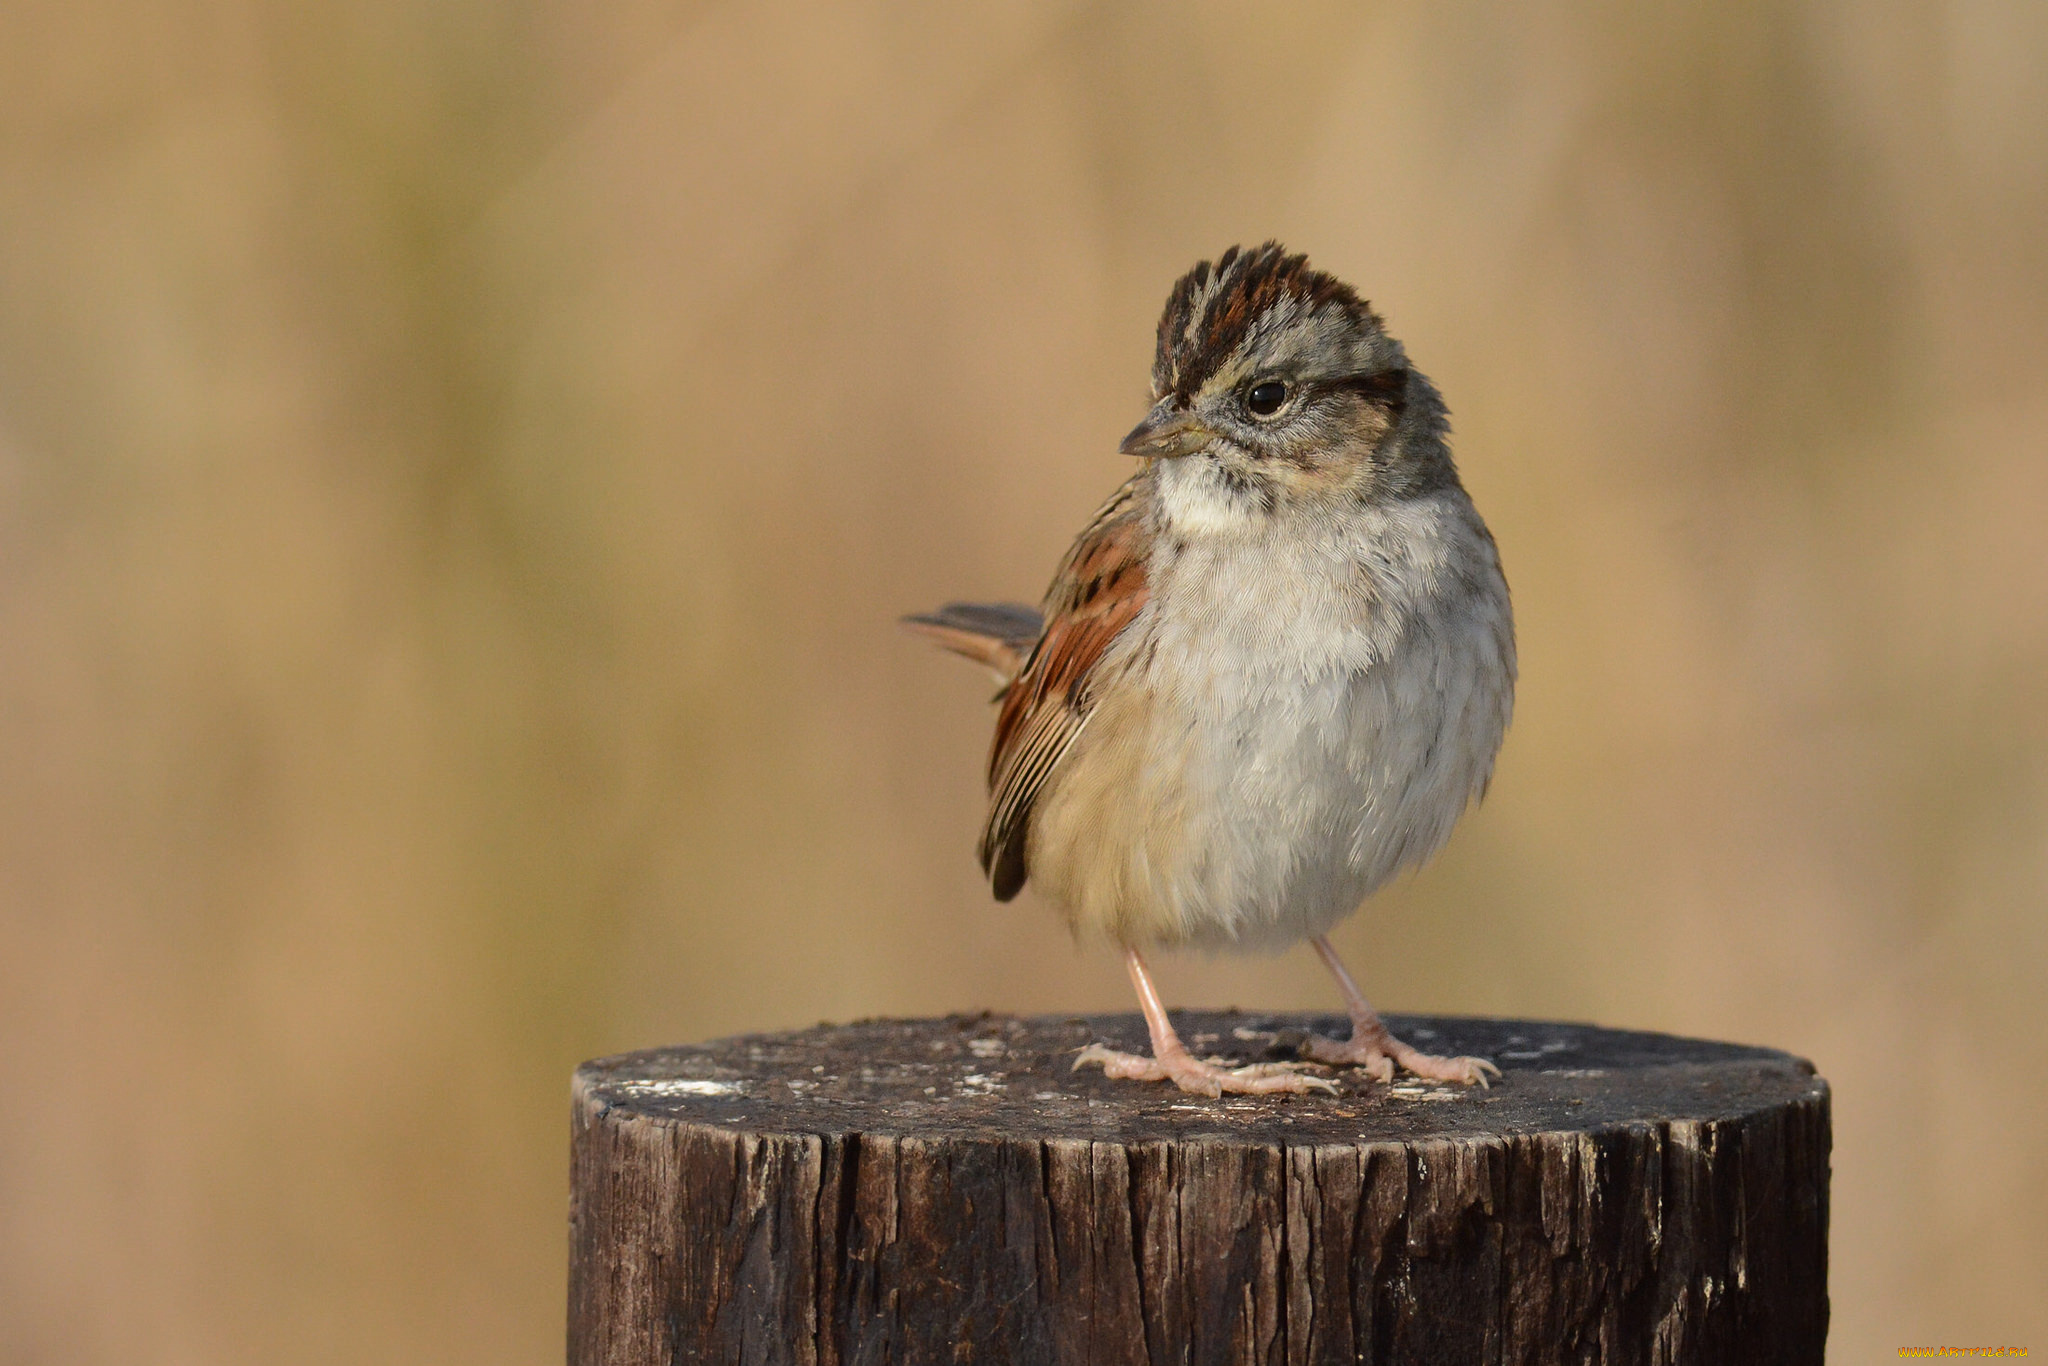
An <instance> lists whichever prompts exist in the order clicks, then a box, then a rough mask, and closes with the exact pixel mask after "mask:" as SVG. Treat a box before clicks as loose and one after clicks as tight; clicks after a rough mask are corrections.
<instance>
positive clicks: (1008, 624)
mask: <svg viewBox="0 0 2048 1366" xmlns="http://www.w3.org/2000/svg"><path fill="white" fill-rule="evenodd" d="M903 624H904V625H905V626H906V627H908V628H909V629H911V630H912V631H915V632H917V634H919V635H921V636H924V637H925V638H926V639H928V640H931V641H933V642H935V643H936V644H938V645H939V646H940V647H941V648H943V649H947V650H951V651H952V652H953V653H954V654H956V655H964V656H966V657H967V658H968V659H971V660H973V661H974V662H975V663H977V664H980V665H982V666H984V667H985V668H987V669H988V670H989V671H990V672H991V673H993V674H995V676H996V678H997V679H998V680H999V681H1001V682H1003V683H1008V682H1009V681H1010V680H1011V679H1013V678H1015V677H1016V676H1017V670H1018V669H1020V668H1022V667H1023V665H1024V658H1025V656H1026V655H1028V654H1030V653H1031V647H1032V646H1033V645H1034V644H1036V643H1037V641H1038V634H1039V632H1040V631H1042V630H1043V629H1044V628H1045V623H1044V619H1043V618H1041V617H1040V616H1039V614H1038V609H1037V608H1035V607H1026V606H1024V605H1023V604H1022V603H1017V602H949V603H947V604H946V605H945V606H944V607H941V608H940V609H939V610H938V611H936V612H920V613H918V614H917V615H915V616H908V617H905V618H903Z"/></svg>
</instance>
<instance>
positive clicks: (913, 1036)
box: [576, 1011, 1827, 1146]
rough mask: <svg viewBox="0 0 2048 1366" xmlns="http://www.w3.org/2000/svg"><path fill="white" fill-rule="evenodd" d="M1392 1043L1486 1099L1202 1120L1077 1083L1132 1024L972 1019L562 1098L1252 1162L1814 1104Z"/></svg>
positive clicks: (1310, 1102) (1424, 1027)
mask: <svg viewBox="0 0 2048 1366" xmlns="http://www.w3.org/2000/svg"><path fill="white" fill-rule="evenodd" d="M1174 1020H1175V1023H1176V1026H1177V1027H1178V1028H1179V1029H1180V1031H1181V1035H1182V1037H1183V1038H1184V1039H1185V1040H1186V1041H1187V1044H1188V1046H1189V1048H1190V1049H1192V1050H1193V1051H1194V1052H1195V1053H1196V1054H1197V1055H1202V1056H1210V1055H1222V1056H1224V1057H1226V1058H1228V1059H1229V1060H1230V1061H1232V1062H1250V1061H1260V1060H1274V1059H1286V1058H1292V1057H1293V1056H1294V1045H1295V1043H1296V1042H1297V1041H1299V1040H1300V1039H1301V1038H1302V1037H1303V1033H1304V1031H1306V1030H1309V1029H1314V1030H1317V1031H1319V1032H1321V1033H1324V1034H1329V1035H1332V1036H1335V1037H1343V1035H1344V1034H1345V1033H1346V1032H1348V1030H1349V1027H1350V1026H1349V1023H1348V1021H1346V1020H1345V1019H1344V1018H1342V1017H1341V1016H1319V1015H1296V1014H1270V1013H1264V1014H1262V1013H1247V1012H1238V1011H1176V1012H1175V1013H1174ZM1387 1023H1388V1026H1389V1027H1390V1028H1391V1029H1392V1030H1393V1031H1394V1033H1395V1034H1396V1035H1397V1036H1398V1037H1400V1038H1402V1039H1404V1040H1406V1041H1407V1042H1409V1043H1411V1044H1413V1045H1415V1046H1416V1047H1418V1048H1421V1049H1423V1050H1425V1051H1427V1052H1431V1053H1444V1054H1461V1053H1469V1054H1474V1055H1477V1056H1479V1057H1484V1058H1490V1059H1492V1060H1493V1061H1494V1062H1495V1063H1496V1064H1498V1065H1499V1067H1500V1069H1501V1071H1502V1073H1503V1075H1502V1077H1501V1079H1500V1080H1499V1081H1498V1082H1496V1083H1495V1084H1494V1085H1493V1087H1492V1088H1491V1089H1487V1090H1482V1089H1480V1088H1478V1087H1469V1088H1468V1087H1462V1086H1452V1085H1446V1084H1442V1083H1436V1082H1425V1081H1420V1080H1418V1079H1416V1078H1414V1077H1411V1076H1408V1075H1406V1074H1403V1075H1401V1076H1398V1077H1397V1078H1396V1079H1395V1081H1394V1083H1393V1084H1392V1085H1391V1086H1383V1085H1380V1084H1379V1083H1376V1082H1374V1081H1372V1080H1371V1079H1370V1078H1368V1077H1366V1076H1365V1075H1364V1074H1363V1073H1362V1072H1360V1071H1358V1070H1356V1069H1338V1070H1329V1069H1324V1070H1323V1073H1322V1074H1323V1075H1328V1076H1331V1077H1332V1078H1334V1080H1335V1081H1336V1083H1337V1085H1338V1086H1339V1088H1340V1089H1341V1094H1339V1095H1334V1096H1332V1095H1326V1094H1311V1095H1307V1096H1256V1097H1254V1096H1225V1097H1223V1098H1222V1099H1220V1100H1210V1099H1208V1098H1207V1097H1203V1096H1196V1095H1188V1094H1185V1093H1183V1092H1181V1091H1179V1090H1177V1089H1176V1088H1174V1087H1173V1086H1171V1085H1168V1084H1166V1083H1142V1082H1129V1081H1111V1080H1109V1079H1108V1078H1106V1077H1104V1076H1103V1074H1102V1072H1101V1071H1100V1070H1099V1069H1095V1068H1088V1069H1085V1070H1082V1071H1078V1072H1077V1071H1074V1070H1073V1066H1072V1064H1073V1059H1074V1055H1075V1054H1076V1053H1077V1052H1078V1051H1079V1050H1080V1049H1081V1048H1083V1047H1084V1046H1086V1045H1087V1044H1089V1043H1095V1042H1104V1043H1108V1044H1110V1045H1112V1046H1113V1047H1117V1048H1123V1049H1129V1050H1133V1051H1137V1052H1147V1051H1149V1047H1150V1045H1149V1043H1148V1040H1147V1036H1146V1033H1145V1025H1144V1021H1143V1020H1142V1019H1141V1018H1140V1017H1139V1016H1137V1015H1136V1014H1120V1015H1093V1016H1086V1017H1078V1016H1065V1017H1060V1016H1039V1017H1018V1016H1010V1015H978V1016H953V1017H950V1018H948V1019H945V1020H938V1021H934V1020H872V1021H863V1022H860V1023H856V1024H851V1025H836V1026H827V1025H819V1026H816V1027H814V1028H811V1029H803V1030H794V1031H790V1032H788V1033H780V1034H752V1035H741V1036H738V1037H735V1038H729V1039H720V1040H716V1041H713V1042H711V1043H704V1044H695V1045H690V1046H687V1047H679V1048H660V1049H650V1050H646V1051H644V1052H638V1053H627V1054H622V1055H620V1056H618V1057H613V1058H601V1059H598V1060H597V1061H594V1062H590V1063H586V1064H584V1065H583V1066H582V1067H581V1068H580V1069H578V1071H577V1074H576V1087H577V1092H578V1098H579V1101H580V1102H581V1104H582V1105H583V1106H586V1107H589V1109H591V1110H595V1111H598V1112H607V1111H624V1112H625V1113H626V1114H627V1115H630V1116H632V1117H633V1118H636V1119H648V1120H654V1121H657V1122H659V1121H663V1120H670V1121H680V1122H685V1123H692V1124H701V1125H707V1126H711V1127H714V1128H719V1129H726V1130H731V1131H735V1132H742V1133H751V1134H763V1133H809V1134H821V1135H835V1134H848V1133H862V1134H877V1135H914V1136H916V1137H918V1138H921V1139H948V1138H952V1139H964V1140H968V1141H974V1140H1004V1139H1007V1140H1013V1141H1014V1140H1020V1139H1021V1140H1049V1139H1085V1140H1094V1141H1098V1142H1101V1141H1109V1142H1116V1143H1122V1144H1137V1143H1147V1142H1183V1143H1184V1142H1189V1141H1200V1140H1205V1139H1206V1140H1211V1141H1218V1140H1220V1141H1224V1142H1235V1143H1246V1144H1255V1145H1260V1146H1266V1145H1276V1144H1277V1145H1281V1146H1295V1145H1320V1144H1330V1143H1341V1144H1345V1145H1358V1144H1369V1143H1382V1142H1387V1143H1410V1142H1416V1141H1427V1140H1443V1139H1459V1138H1473V1137H1481V1136H1485V1135H1515V1134H1534V1133H1545V1132H1574V1133H1584V1132H1587V1131H1589V1130H1600V1129H1605V1128H1610V1127H1613V1126H1625V1125H1631V1124H1644V1123H1660V1122H1667V1121H1680V1122H1684V1121H1727V1120H1730V1119H1736V1118H1739V1117H1741V1116H1743V1115H1745V1114H1749V1113H1754V1112H1756V1111H1761V1110H1767V1109H1774V1108H1776V1107H1779V1106H1783V1105H1785V1104H1788V1103H1792V1102H1797V1101H1800V1100H1811V1099H1817V1098H1819V1097H1821V1096H1823V1095H1825V1093H1826V1089H1827V1087H1826V1083H1825V1082H1823V1081H1821V1080H1820V1079H1819V1078H1818V1077H1817V1076H1815V1074H1814V1069H1813V1065H1812V1064H1811V1063H1809V1062H1807V1061H1805V1060H1804V1059H1801V1058H1797V1057H1794V1056H1792V1055H1791V1054H1789V1053H1781V1052H1778V1051H1776V1050H1774V1049H1768V1048H1748V1047H1743V1046H1740V1045H1736V1044H1726V1043H1713V1042H1708V1041H1706V1040H1701V1039H1686V1038H1678V1037H1675V1036H1673V1035H1669V1034H1650V1033H1640V1032H1634V1031H1628V1030H1617V1029H1599V1028H1595V1027H1593V1026H1591V1025H1582V1024H1557V1023H1548V1022H1539V1021H1528V1020H1491V1019H1481V1018H1469V1017H1451V1016H1429V1015H1396V1016H1389V1017H1388V1018H1387ZM621 1117H623V1116H621Z"/></svg>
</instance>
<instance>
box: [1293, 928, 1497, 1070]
mask: <svg viewBox="0 0 2048 1366" xmlns="http://www.w3.org/2000/svg"><path fill="white" fill-rule="evenodd" d="M1310 942H1312V943H1313V944H1314V945H1315V946H1316V952H1317V953H1318V954H1320V955H1321V956H1322V959H1323V966H1324V967H1326V968H1328V969H1329V970H1330V975H1331V976H1332V977H1335V978H1336V979H1337V989H1338V990H1339V991H1341V992H1343V993H1344V1006H1345V1008H1346V1009H1347V1010H1349V1011H1350V1012H1351V1037H1350V1038H1349V1039H1346V1040H1343V1041H1339V1040H1337V1039H1326V1038H1324V1037H1323V1036H1322V1035H1320V1034H1311V1035H1309V1036H1308V1043H1307V1044H1306V1045H1305V1046H1304V1047H1303V1048H1302V1052H1304V1053H1306V1054H1308V1055H1309V1056H1310V1057H1311V1058H1314V1059H1315V1060H1316V1061H1317V1062H1326V1063H1331V1064H1334V1065H1338V1066H1344V1065H1350V1066H1354V1067H1363V1068H1364V1069H1365V1070H1366V1071H1367V1072H1368V1073H1369V1074H1370V1075H1371V1076H1372V1077H1373V1078H1374V1079H1375V1080H1377V1081H1382V1082H1388V1081H1392V1080H1393V1079H1394V1068H1395V1067H1397V1066H1398V1067H1402V1068H1404V1069H1406V1070H1407V1071H1410V1072H1413V1073H1414V1074H1415V1075H1416V1076H1418V1077H1426V1078H1428V1079H1429V1080H1431V1081H1455V1082H1459V1083H1461V1084H1463V1085H1466V1086H1470V1085H1472V1084H1473V1083H1475V1082H1477V1083H1478V1084H1479V1085H1480V1086H1485V1085H1486V1084H1487V1079H1488V1078H1489V1077H1497V1076H1499V1075H1500V1069H1499V1068H1498V1067H1495V1066H1494V1065H1493V1064H1492V1063H1490V1062H1488V1061H1487V1060H1486V1059H1485V1058H1440V1057H1437V1056H1436V1055H1435V1054H1433V1053H1423V1052H1419V1051H1417V1050H1416V1049H1413V1048H1410V1047H1409V1046H1408V1045H1407V1044H1405V1043H1402V1042H1401V1041H1400V1040H1399V1039H1397V1038H1395V1037H1394V1036H1393V1034H1392V1033H1391V1032H1390V1031H1389V1030H1388V1029H1387V1027H1386V1025H1385V1024H1384V1023H1382V1022H1381V1020H1380V1017H1379V1013H1378V1012H1377V1011H1375V1010H1374V1009H1373V1008H1372V1003H1371V1002H1369V1001H1367V1000H1366V999H1365V993H1364V992H1362V991H1360V990H1359V989H1358V983H1356V982H1354V981H1352V980H1351V974H1350V973H1348V972H1346V971H1345V970H1344V960H1343V959H1341V958H1339V957H1338V956H1337V950H1336V949H1334V948H1332V947H1331V945H1330V939H1329V936H1328V935H1321V934H1319V935H1317V936H1316V937H1315V938H1314V939H1313V940H1312V941H1310Z"/></svg>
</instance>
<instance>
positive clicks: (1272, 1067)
mask: <svg viewBox="0 0 2048 1366" xmlns="http://www.w3.org/2000/svg"><path fill="white" fill-rule="evenodd" d="M1124 966H1125V967H1126V968H1128V969H1129V970H1130V974H1131V985H1132V986H1134V987H1136V988H1137V989H1138V1005H1139V1006H1140V1007H1141V1008H1142V1009H1143V1010H1144V1012H1145V1025H1146V1027H1147V1028H1148V1029H1150V1030H1151V1031H1152V1056H1151V1057H1149V1058H1147V1057H1144V1056H1142V1055H1140V1054H1137V1053H1119V1052H1117V1051H1115V1050H1114V1049H1110V1048H1104V1047H1103V1046H1102V1045H1101V1044H1099V1043H1091V1044H1089V1045H1088V1046H1087V1047H1086V1048H1084V1049H1082V1050H1081V1055H1080V1056H1079V1057H1077V1058H1075V1059H1074V1067H1075V1069H1076V1070H1079V1069H1080V1068H1082V1067H1085V1066H1086V1065H1088V1064H1089V1063H1099V1064H1100V1065H1101V1067H1102V1070H1103V1071H1104V1072H1105V1073H1106V1074H1108V1075H1109V1076H1111V1077H1115V1078H1118V1079H1119V1080H1125V1081H1170V1082H1172V1083H1173V1084H1174V1085H1176V1086H1178V1087H1180V1089H1181V1090H1183V1091H1194V1092H1197V1093H1198V1094H1201V1095H1205V1096H1220V1095H1222V1094H1223V1093H1224V1092H1225V1091H1230V1092H1234V1093H1237V1094H1241V1095H1267V1094H1269V1093H1271V1092H1274V1091H1291V1092H1293V1093H1295V1094H1296V1095H1300V1094H1303V1093H1305V1092H1308V1091H1330V1092H1334V1091H1336V1089H1337V1087H1336V1085H1335V1083H1333V1082H1330V1081H1326V1080H1324V1079H1323V1078H1322V1077H1305V1076H1303V1075H1302V1074H1301V1073H1300V1072H1299V1071H1298V1070H1297V1069H1298V1068H1299V1067H1300V1066H1301V1064H1299V1063H1284V1062H1265V1063H1254V1064H1252V1065H1251V1066H1249V1067H1218V1066H1216V1065H1215V1064H1214V1063H1207V1062H1203V1061H1202V1060H1201V1059H1200V1058H1197V1057H1196V1056H1195V1055H1194V1054H1192V1053H1190V1052H1188V1050H1187V1045H1186V1044H1184V1043H1182V1042H1181V1041H1180V1035H1179V1034H1176V1033H1175V1032H1174V1029H1173V1021H1171V1020H1169V1019H1167V1018H1166V1007H1165V1006H1164V1005H1162V1004H1160V1001H1159V992H1158V989H1157V988H1155V987H1154V986H1153V985H1152V974H1151V973H1150V972H1148V971H1146V969H1145V960H1144V958H1143V957H1142V956H1140V955H1139V953H1138V951H1137V950H1136V949H1129V948H1127V949H1125V950H1124Z"/></svg>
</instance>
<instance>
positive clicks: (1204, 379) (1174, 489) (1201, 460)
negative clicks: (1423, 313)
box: [1123, 242, 1456, 532]
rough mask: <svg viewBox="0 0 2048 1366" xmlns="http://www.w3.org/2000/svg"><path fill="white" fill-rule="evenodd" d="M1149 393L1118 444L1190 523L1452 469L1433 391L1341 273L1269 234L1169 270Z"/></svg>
mask: <svg viewBox="0 0 2048 1366" xmlns="http://www.w3.org/2000/svg"><path fill="white" fill-rule="evenodd" d="M1152 397H1153V404H1152V410H1151V411H1150V412H1149V413H1147V414H1146V415H1145V420H1144V421H1143V422H1141V423H1139V424H1138V426H1137V428H1136V429H1135V430H1133V431H1132V432H1131V434H1130V435H1129V436H1127V437H1125V438H1124V442H1123V450H1124V453H1125V454H1127V455H1135V456H1139V457H1142V458H1145V459H1149V460H1152V461H1154V462H1156V463H1155V471H1154V476H1155V478H1156V480H1157V482H1158V486H1159V489H1160V492H1161V494H1162V506H1163V507H1164V508H1165V510H1166V512H1167V515H1168V516H1169V518H1172V519H1173V520H1175V521H1178V522H1181V523H1183V524H1185V525H1186V529H1189V530H1197V529H1203V528H1206V529H1210V530H1215V531H1221V532H1227V531H1229V530H1232V529H1240V530H1242V529H1248V528H1251V527H1254V526H1256V525H1258V524H1260V523H1261V522H1262V521H1263V520H1265V519H1267V518H1269V517H1271V516H1272V515H1274V514H1275V513H1276V512H1281V511H1284V510H1288V509H1298V508H1302V507H1305V506H1316V505H1325V506H1327V505H1330V504H1333V503H1339V504H1341V503H1343V502H1345V501H1358V500H1363V501H1380V500H1386V499H1393V498H1399V497H1403V496H1413V495H1414V494H1415V493H1418V492H1422V491H1425V490H1427V489H1428V488H1432V487H1436V486H1439V485H1441V484H1442V483H1443V482H1445V481H1448V480H1455V478H1456V475H1455V473H1454V472H1453V470H1452V468H1451V464H1450V457H1449V453H1448V451H1447V450H1446V448H1445V444H1444V433H1445V430H1446V423H1445V418H1444V409H1443V403H1442V401H1441V400H1440V399H1439V398H1438V397H1437V394H1436V390H1435V389H1434V388H1433V387H1432V386H1431V385H1430V383H1429V381H1428V380H1426V379H1424V378H1423V377H1422V376H1421V375H1419V374H1417V373H1415V372H1414V371H1413V370H1411V369H1410V368H1409V366H1408V359H1407V355H1406V353H1404V352H1403V350H1402V349H1401V344H1400V343H1399V342H1397V341H1395V340H1394V339H1393V338H1392V337H1389V336H1388V335H1387V333H1386V330H1385V328H1384V327H1383V326H1382V325H1381V323H1380V319H1379V317H1378V315H1377V314H1375V313H1374V312H1373V311H1372V309H1371V307H1370V306H1368V305H1367V304H1366V302H1365V301H1364V300H1363V299H1361V298H1359V297H1358V294H1357V292H1356V291H1355V290H1353V289H1352V288H1351V286H1349V285H1347V284H1345V283H1344V282H1343V281H1342V280H1339V279H1337V278H1336V277H1335V276H1334V275H1327V274H1325V273H1323V272H1322V271H1319V270H1313V269H1311V268H1310V267H1309V264H1308V258H1307V257H1305V256H1290V255H1288V254H1287V253H1286V252H1285V251H1284V250H1283V249H1282V248H1281V247H1280V245H1279V244H1278V243H1277V242H1268V243H1266V244H1265V245H1264V246H1261V247H1255V248H1252V249H1250V250H1245V249H1242V248H1238V247H1232V248H1231V249H1230V250H1228V251H1226V252H1224V253H1223V255H1222V256H1221V257H1219V258H1218V259H1217V260H1216V261H1215V262H1214V263H1213V264H1212V263H1210V262H1208V261H1203V262H1201V263H1199V264H1198V265H1196V266H1195V268H1194V269H1193V270H1190V271H1189V272H1188V273H1187V274H1185V275H1183V276H1182V277H1181V278H1180V280H1179V281H1178V282H1177V283H1176V284H1175V285H1174V287H1173V293H1172V294H1171V295H1170V296H1168V298H1167V301H1166V311H1165V312H1164V313H1163V314H1161V315H1160V319H1159V345H1158V351H1157V354H1156V357H1155V359H1154V360H1153V363H1152Z"/></svg>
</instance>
